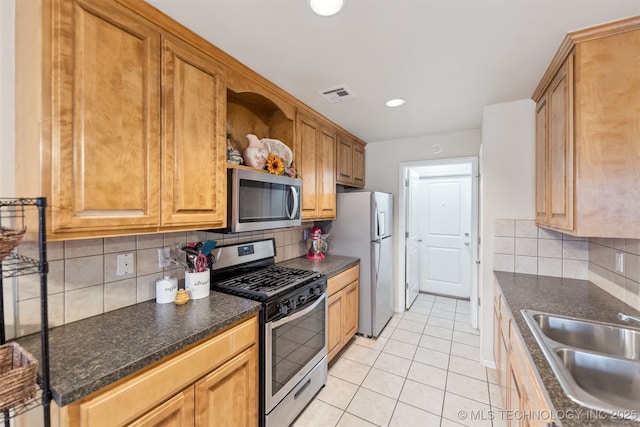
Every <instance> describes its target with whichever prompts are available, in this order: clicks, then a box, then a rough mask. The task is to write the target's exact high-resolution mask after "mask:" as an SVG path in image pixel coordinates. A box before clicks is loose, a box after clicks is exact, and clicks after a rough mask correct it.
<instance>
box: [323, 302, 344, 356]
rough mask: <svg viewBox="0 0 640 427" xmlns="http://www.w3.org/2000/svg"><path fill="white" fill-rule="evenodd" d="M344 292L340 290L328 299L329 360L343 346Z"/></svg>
mask: <svg viewBox="0 0 640 427" xmlns="http://www.w3.org/2000/svg"><path fill="white" fill-rule="evenodd" d="M342 297H343V292H342V291H338V292H336V293H335V294H333V295H331V296H330V297H329V299H328V300H327V325H328V326H327V353H328V354H329V357H328V360H331V359H333V358H334V356H335V355H336V354H337V353H338V352H339V351H340V349H341V348H342V345H341V344H342V336H343V335H342V318H343V316H344V314H343V311H344V300H343V298H342Z"/></svg>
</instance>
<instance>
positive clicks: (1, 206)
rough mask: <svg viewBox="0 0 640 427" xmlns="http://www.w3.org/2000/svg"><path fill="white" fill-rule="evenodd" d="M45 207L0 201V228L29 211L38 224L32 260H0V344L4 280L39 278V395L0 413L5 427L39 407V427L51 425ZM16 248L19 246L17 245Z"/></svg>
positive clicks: (0, 339) (18, 223) (12, 256)
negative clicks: (41, 414)
mask: <svg viewBox="0 0 640 427" xmlns="http://www.w3.org/2000/svg"><path fill="white" fill-rule="evenodd" d="M46 208H47V199H46V198H44V197H38V198H11V199H9V198H0V225H7V226H9V227H11V228H16V229H21V228H24V227H25V224H26V223H27V221H26V219H27V218H28V217H30V216H31V215H32V214H33V210H34V209H37V221H34V222H33V223H35V224H38V230H37V233H34V232H31V233H29V230H27V231H28V234H27V238H29V237H30V236H34V235H36V234H37V242H38V258H37V259H34V258H31V257H28V256H25V255H21V254H18V253H16V252H15V251H12V252H10V253H9V254H8V255H7V256H6V257H5V258H4V259H2V260H1V261H0V344H5V343H6V341H7V339H6V332H5V317H4V316H5V312H4V280H7V279H13V278H16V277H19V276H25V275H28V274H39V275H40V346H41V348H40V352H41V355H42V356H41V357H40V360H39V362H40V367H39V378H38V384H37V385H38V387H39V392H38V393H36V397H34V398H32V399H29V400H28V401H26V402H23V403H21V404H18V405H15V406H14V407H13V408H11V409H8V410H5V411H4V412H0V423H4V425H5V427H8V426H10V425H11V419H12V418H15V417H16V416H18V415H20V414H23V413H25V412H27V411H30V410H31V409H34V408H36V407H37V406H39V405H42V407H43V413H44V414H43V417H44V422H43V425H44V426H45V427H49V426H50V425H51V418H50V403H51V390H50V387H49V321H48V314H47V310H48V306H47V274H48V272H49V264H48V262H47V243H46V231H45V230H46V226H45V225H46V224H45V210H46ZM18 246H19V245H18Z"/></svg>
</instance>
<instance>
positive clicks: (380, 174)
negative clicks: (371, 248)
mask: <svg viewBox="0 0 640 427" xmlns="http://www.w3.org/2000/svg"><path fill="white" fill-rule="evenodd" d="M434 144H439V145H440V146H442V151H441V152H440V153H434V152H433V151H432V146H433V145H434ZM479 149H480V130H479V129H474V130H469V131H462V132H453V133H445V134H437V135H426V136H421V137H416V138H406V139H396V140H390V141H383V142H376V143H374V144H367V147H366V161H365V175H366V176H365V178H366V189H367V190H371V191H374V190H375V191H384V192H387V193H392V194H393V197H394V208H393V215H394V218H393V233H394V236H396V238H394V241H393V253H394V259H393V265H394V277H395V278H396V279H395V292H394V294H395V298H394V307H395V310H396V311H397V312H402V311H403V310H404V286H403V284H404V277H403V276H404V269H403V268H398V266H399V265H400V264H401V263H402V262H404V261H403V260H399V259H398V255H397V254H398V251H399V245H401V244H402V239H400V238H399V237H398V236H400V229H399V228H400V226H399V222H398V203H397V202H398V196H399V193H398V192H399V190H400V182H399V174H400V166H399V165H400V163H401V162H414V161H420V160H435V159H448V158H454V157H472V156H477V155H478V151H479Z"/></svg>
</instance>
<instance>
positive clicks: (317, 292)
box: [313, 286, 322, 297]
mask: <svg viewBox="0 0 640 427" xmlns="http://www.w3.org/2000/svg"><path fill="white" fill-rule="evenodd" d="M313 294H314V295H315V296H318V297H319V296H320V295H322V288H321V287H320V286H318V287H315V288H313Z"/></svg>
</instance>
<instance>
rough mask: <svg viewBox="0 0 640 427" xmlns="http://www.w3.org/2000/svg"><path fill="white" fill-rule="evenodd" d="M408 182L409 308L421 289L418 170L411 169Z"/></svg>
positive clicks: (407, 280)
mask: <svg viewBox="0 0 640 427" xmlns="http://www.w3.org/2000/svg"><path fill="white" fill-rule="evenodd" d="M406 182H407V185H406V187H405V191H406V199H405V200H406V201H407V209H406V213H407V220H406V222H405V225H406V232H405V236H406V238H405V264H406V265H405V284H406V285H405V301H406V302H405V307H406V308H407V309H408V308H409V307H411V304H413V302H414V301H415V300H416V298H417V297H418V292H419V291H420V222H419V221H420V204H419V203H418V201H419V199H418V195H419V191H420V176H419V175H418V172H417V171H415V170H413V169H409V171H408V178H407V180H406Z"/></svg>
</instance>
